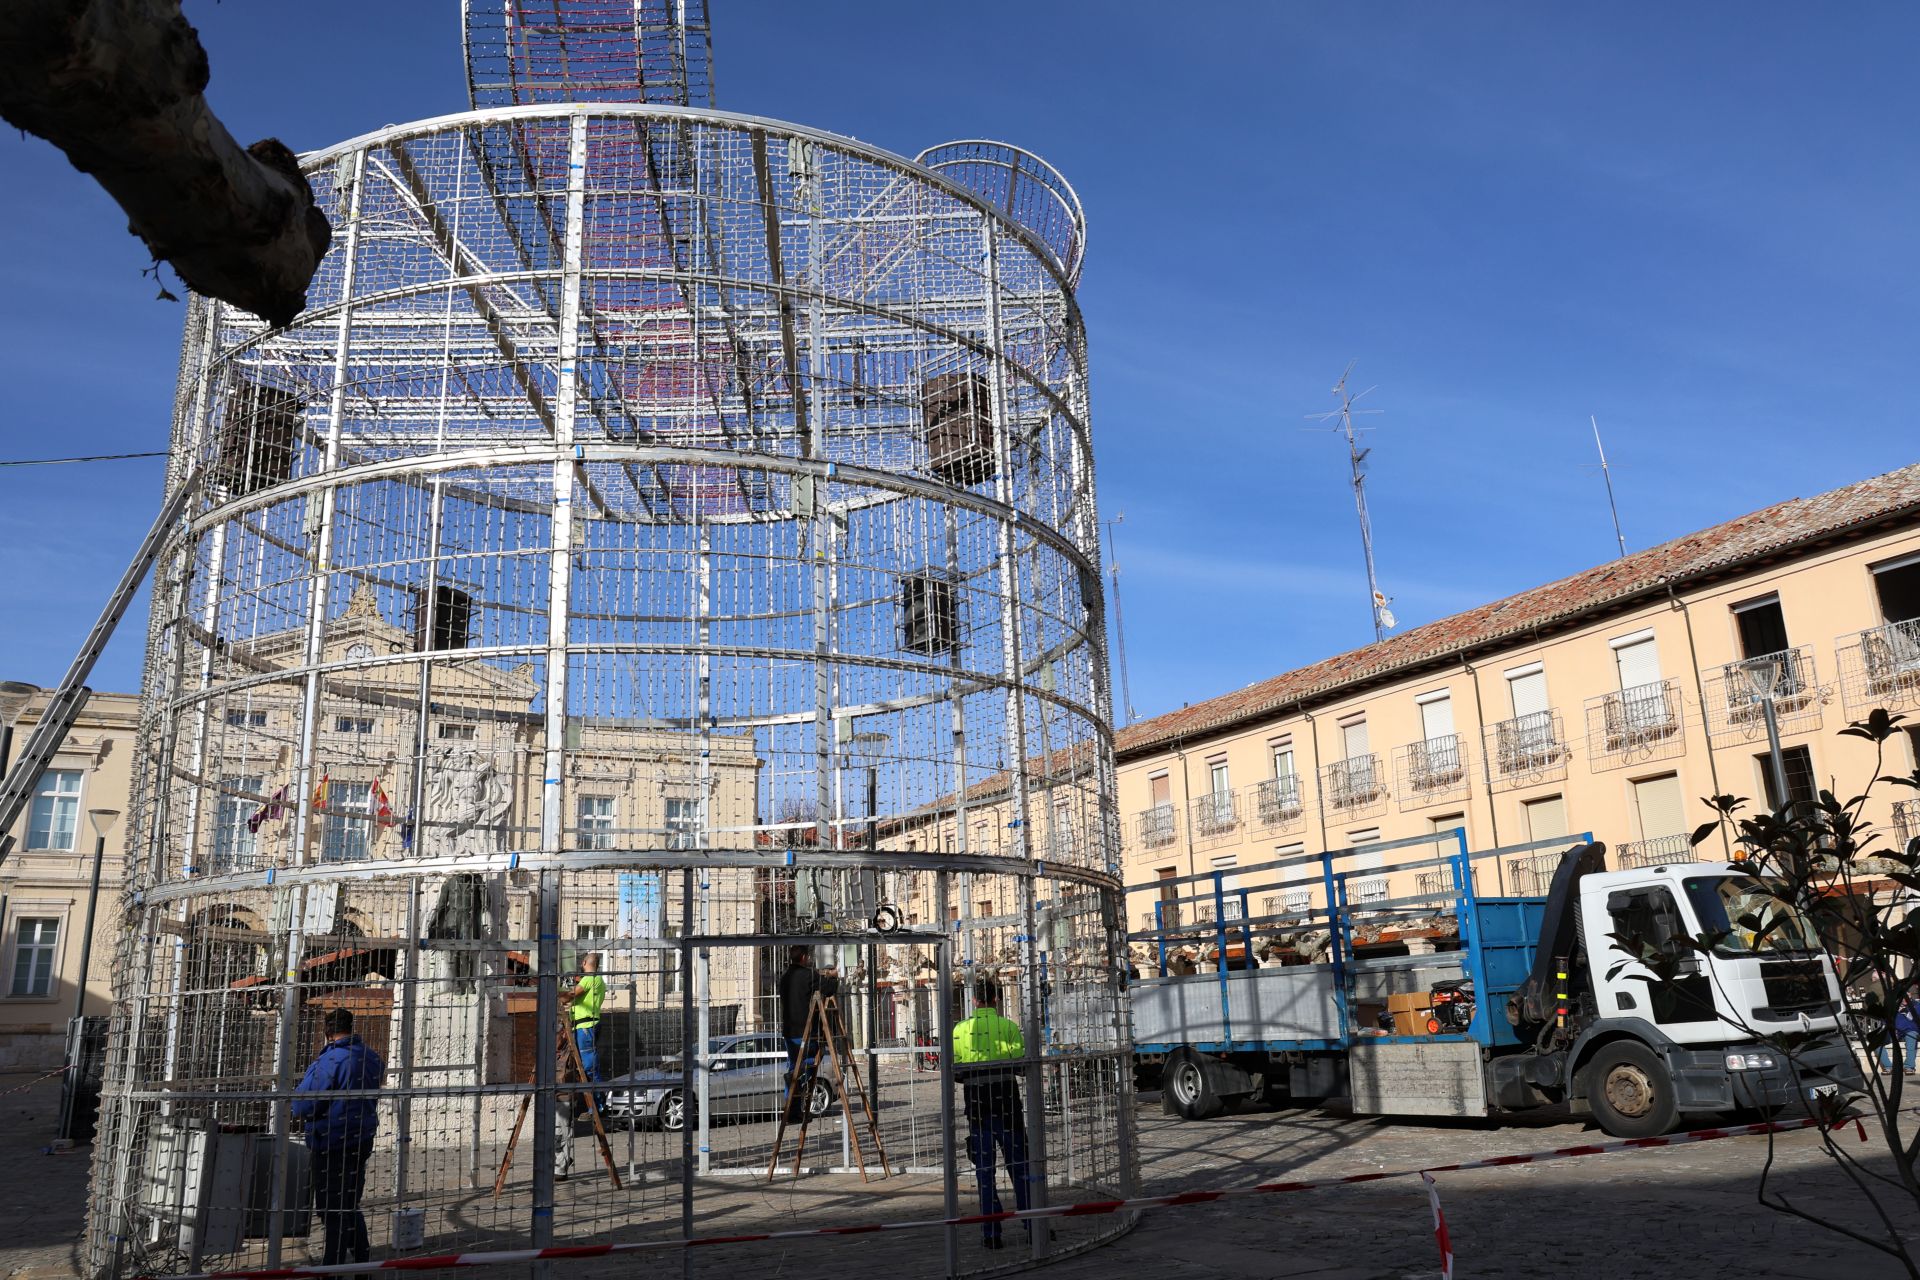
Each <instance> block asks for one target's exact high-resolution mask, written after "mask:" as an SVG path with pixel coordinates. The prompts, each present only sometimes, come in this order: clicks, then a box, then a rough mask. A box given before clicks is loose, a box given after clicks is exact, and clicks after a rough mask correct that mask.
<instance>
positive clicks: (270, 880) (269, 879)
mask: <svg viewBox="0 0 1920 1280" xmlns="http://www.w3.org/2000/svg"><path fill="white" fill-rule="evenodd" d="M278 870H279V869H278V868H276V867H268V868H267V883H268V884H272V883H273V878H274V876H275V875H276V874H278Z"/></svg>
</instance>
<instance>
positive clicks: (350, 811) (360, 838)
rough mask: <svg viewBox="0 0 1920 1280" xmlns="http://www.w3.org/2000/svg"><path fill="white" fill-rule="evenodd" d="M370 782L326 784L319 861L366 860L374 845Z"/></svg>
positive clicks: (371, 788) (371, 787)
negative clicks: (370, 810) (370, 807)
mask: <svg viewBox="0 0 1920 1280" xmlns="http://www.w3.org/2000/svg"><path fill="white" fill-rule="evenodd" d="M372 802H373V784H372V783H371V782H329V783H328V784H327V803H326V813H325V815H324V821H323V822H322V825H321V828H320V860H321V861H322V862H362V861H365V860H366V858H367V856H368V854H369V852H370V851H371V848H372V844H373V818H372V817H371V815H370V813H369V806H370V805H371V804H372Z"/></svg>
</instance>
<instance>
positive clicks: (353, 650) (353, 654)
mask: <svg viewBox="0 0 1920 1280" xmlns="http://www.w3.org/2000/svg"><path fill="white" fill-rule="evenodd" d="M372 656H373V646H372V645H370V644H368V643H367V642H366V641H364V640H362V641H360V642H359V643H358V644H350V645H348V646H347V661H349V662H361V661H364V660H365V659H367V658H371V657H372Z"/></svg>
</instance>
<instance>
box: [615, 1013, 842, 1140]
mask: <svg viewBox="0 0 1920 1280" xmlns="http://www.w3.org/2000/svg"><path fill="white" fill-rule="evenodd" d="M707 1058H708V1060H709V1061H710V1062H711V1063H712V1064H713V1065H712V1072H711V1074H710V1075H709V1077H708V1082H707V1097H708V1098H709V1099H710V1100H711V1101H710V1103H709V1105H710V1106H711V1107H712V1108H713V1114H714V1118H715V1119H719V1118H720V1117H723V1116H725V1117H731V1118H746V1119H755V1120H770V1119H772V1118H773V1117H774V1116H776V1115H778V1114H779V1113H780V1105H781V1100H782V1098H783V1097H784V1096H785V1094H786V1087H787V1051H786V1042H785V1041H784V1040H783V1039H781V1037H779V1036H778V1035H774V1034H772V1033H771V1032H757V1033H753V1034H748V1035H734V1036H716V1037H714V1038H713V1039H711V1040H709V1041H707ZM680 1072H681V1062H680V1059H679V1058H678V1057H672V1058H668V1059H666V1060H665V1061H664V1062H662V1063H661V1064H660V1065H659V1066H657V1067H650V1068H648V1069H647V1070H645V1071H634V1072H629V1073H628V1074H626V1075H624V1076H619V1077H616V1078H615V1079H613V1080H609V1081H608V1082H607V1112H608V1114H609V1115H611V1116H612V1117H613V1118H615V1119H616V1120H624V1121H626V1122H627V1123H628V1124H631V1125H635V1126H638V1125H658V1126H659V1127H660V1128H662V1129H665V1130H666V1131H667V1132H669V1133H678V1132H680V1130H681V1128H682V1127H684V1126H685V1124H686V1122H687V1107H686V1099H685V1097H684V1095H683V1093H682V1086H683V1084H684V1081H683V1080H682V1079H681V1074H680ZM697 1088H698V1086H697V1085H696V1089H697ZM836 1096H837V1095H836V1094H835V1093H834V1089H833V1084H832V1082H831V1081H830V1080H828V1079H827V1078H826V1077H824V1076H815V1077H814V1079H813V1088H812V1090H811V1092H810V1093H809V1095H808V1097H807V1110H808V1111H809V1112H810V1113H811V1114H812V1115H815V1116H818V1115H822V1114H824V1113H825V1112H826V1110H827V1109H828V1108H829V1107H831V1106H832V1105H833V1104H834V1099H835V1097H836Z"/></svg>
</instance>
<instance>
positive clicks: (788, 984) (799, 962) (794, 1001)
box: [780, 947, 820, 1121]
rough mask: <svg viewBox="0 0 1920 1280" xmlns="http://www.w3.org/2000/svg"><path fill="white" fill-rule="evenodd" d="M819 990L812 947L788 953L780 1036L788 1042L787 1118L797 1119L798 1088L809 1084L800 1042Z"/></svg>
mask: <svg viewBox="0 0 1920 1280" xmlns="http://www.w3.org/2000/svg"><path fill="white" fill-rule="evenodd" d="M818 990H820V975H819V974H818V973H816V972H815V971H814V968H813V948H812V947H795V948H793V949H792V950H791V951H789V952H788V953H787V970H786V972H785V973H783V974H781V975H780V1035H781V1037H782V1038H783V1039H785V1040H786V1042H787V1104H786V1105H787V1119H788V1120H790V1121H791V1120H797V1119H798V1118H799V1117H798V1114H797V1111H796V1109H795V1107H794V1103H793V1100H794V1098H796V1097H802V1096H804V1095H805V1092H806V1091H805V1090H802V1089H801V1088H800V1086H801V1085H803V1084H811V1082H812V1066H813V1063H812V1061H811V1059H809V1061H808V1062H806V1063H805V1064H802V1063H801V1061H800V1053H801V1049H802V1047H803V1046H802V1045H801V1039H802V1037H804V1036H805V1035H806V1031H807V1013H808V1011H809V1010H810V1009H811V1008H812V1007H813V996H814V993H815V992H816V991H818Z"/></svg>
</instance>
